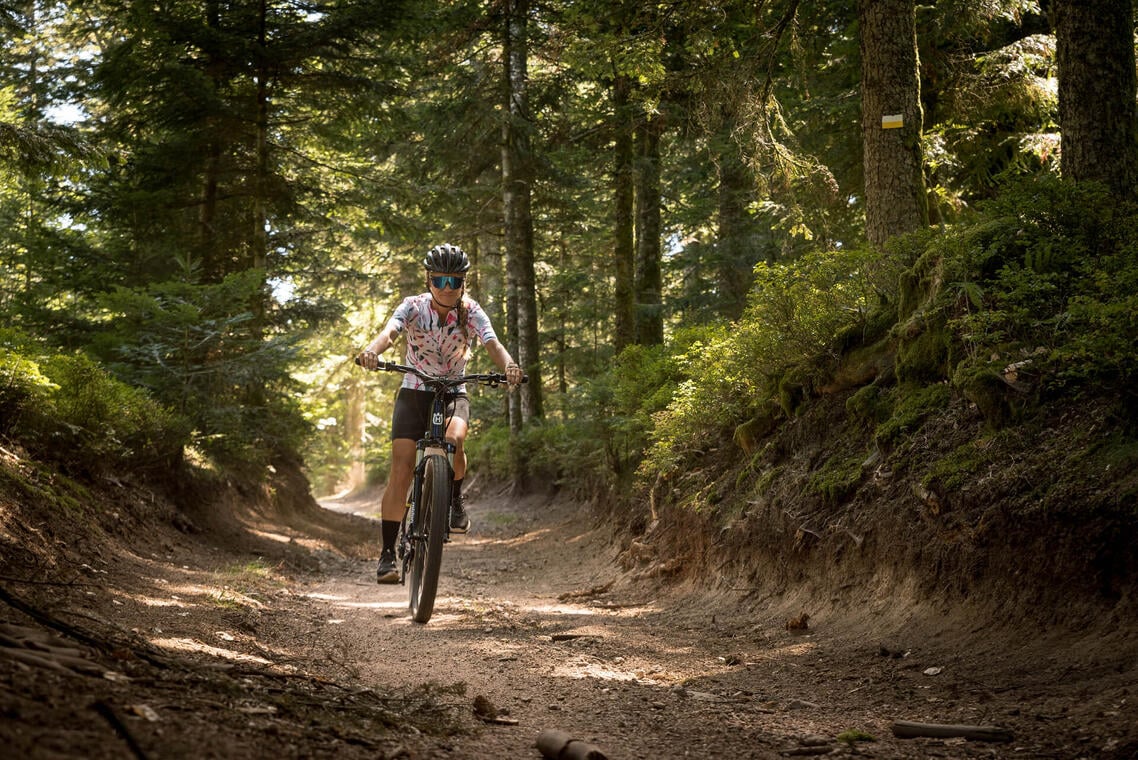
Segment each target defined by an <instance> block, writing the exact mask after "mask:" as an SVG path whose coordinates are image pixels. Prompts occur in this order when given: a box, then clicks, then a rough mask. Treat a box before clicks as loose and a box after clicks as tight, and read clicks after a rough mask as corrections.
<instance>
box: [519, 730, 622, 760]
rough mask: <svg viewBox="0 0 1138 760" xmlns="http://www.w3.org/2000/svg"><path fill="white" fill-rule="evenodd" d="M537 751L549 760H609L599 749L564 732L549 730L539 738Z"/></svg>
mask: <svg viewBox="0 0 1138 760" xmlns="http://www.w3.org/2000/svg"><path fill="white" fill-rule="evenodd" d="M537 749H538V751H539V752H541V756H542V757H546V758H549V760H608V755H606V754H605V753H604V752H602V751H601V750H600V748H599V747H597V746H596V745H593V744H589V743H588V742H584V741H581V740H580V739H574V738H573V737H572V736H570V735H569V734H567V733H565V732H564V731H558V730H557V729H555V728H548V729H546V730H544V731H542V732H541V734H539V735H538V737H537Z"/></svg>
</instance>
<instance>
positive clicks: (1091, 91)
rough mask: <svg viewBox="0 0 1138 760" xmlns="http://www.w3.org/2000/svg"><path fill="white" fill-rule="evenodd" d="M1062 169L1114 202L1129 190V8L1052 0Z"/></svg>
mask: <svg viewBox="0 0 1138 760" xmlns="http://www.w3.org/2000/svg"><path fill="white" fill-rule="evenodd" d="M1051 16H1052V23H1053V24H1054V27H1055V41H1056V46H1055V56H1056V60H1057V63H1058V68H1059V128H1060V130H1061V134H1062V137H1061V140H1062V142H1061V156H1062V157H1061V159H1060V161H1061V171H1062V174H1063V176H1064V177H1065V178H1067V179H1070V180H1073V181H1075V182H1083V181H1098V182H1102V183H1104V184H1105V185H1106V186H1107V187H1109V188H1110V190H1111V192H1112V193H1114V194H1115V195H1117V196H1118V197H1119V198H1129V197H1131V195H1132V194H1133V192H1134V188H1135V173H1136V168H1135V167H1136V164H1138V161H1136V158H1135V144H1134V141H1135V105H1134V98H1135V72H1134V63H1135V61H1134V4H1133V1H1132V0H1078V2H1076V1H1075V0H1055V2H1053V3H1052V5H1051Z"/></svg>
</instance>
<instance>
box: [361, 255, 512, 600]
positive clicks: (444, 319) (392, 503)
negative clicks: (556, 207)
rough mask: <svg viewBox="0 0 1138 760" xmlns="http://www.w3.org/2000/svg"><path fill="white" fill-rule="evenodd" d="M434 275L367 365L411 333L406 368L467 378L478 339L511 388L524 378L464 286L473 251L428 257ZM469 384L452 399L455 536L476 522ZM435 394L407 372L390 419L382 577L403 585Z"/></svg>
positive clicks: (369, 354)
mask: <svg viewBox="0 0 1138 760" xmlns="http://www.w3.org/2000/svg"><path fill="white" fill-rule="evenodd" d="M423 268H424V269H426V270H427V292H426V293H420V294H419V295H416V296H410V297H408V298H405V299H404V300H403V303H401V304H400V305H399V306H398V307H397V308H396V309H395V313H394V314H392V316H391V318H390V319H389V320H388V322H387V325H386V326H385V327H384V328H383V331H382V332H380V333H379V335H377V336H376V338H375V340H373V341H372V342H371V343H369V344H368V346H367V348H365V349H364V350H363V352H362V353H360V355H359V362H360V364H361V365H362V366H363V367H365V368H367V369H375V368H376V366H377V364H378V362H379V355H380V354H382V353H383V352H384V351H386V350H387V349H388V348H390V347H391V345H392V343H393V342H394V341H395V339H396V337H398V336H399V335H401V334H403V333H406V335H407V358H406V363H407V364H408V365H409V366H411V367H414V368H416V369H418V370H420V371H422V372H424V373H426V374H430V375H461V374H465V369H466V363H467V361H468V360H469V359H470V355H471V349H472V348H473V346H474V341H475V340H478V341H479V342H481V343H482V345H484V346H485V347H486V351H487V352H488V353H489V354H490V359H491V360H492V361H493V362H494V364H496V365H497V366H498V368H499V369H501V370H502V371H503V372H504V373H505V374H506V379H507V381H508V382H509V384H510V385H517V384H518V383H520V382H521V381H522V376H523V374H522V370H521V368H519V367H518V364H517V362H515V361H514V360H513V358H511V356H510V353H509V352H508V351H507V350H506V347H505V346H503V345H502V344H501V342H500V341H499V340H498V337H497V335H495V333H494V328H493V326H491V324H490V319H489V317H487V316H486V312H485V311H483V310H482V307H481V306H479V305H478V304H477V303H476V302H475V301H474V300H473V299H471V298H468V297H467V296H466V294H465V290H464V288H463V282H464V278H465V277H466V272H467V270H469V269H470V259H469V258H468V257H467V255H466V252H465V251H463V250H462V249H461V248H459V247H458V246H456V245H451V244H449V243H444V244H442V245H437V246H435V247H434V248H432V249H431V250H429V251H428V252H427V255H426V257H425V258H424V259H423ZM465 390H466V389H465V386H460V387H459V388H458V389H457V390H456V393H455V395H454V396H453V397H452V398H450V399H448V401H447V416H448V417H449V418H450V424H449V425H448V426H447V432H446V434H447V439H448V440H450V441H453V442H454V445H455V453H454V486H453V499H454V501H453V503H454V506H453V508H452V510H451V526H450V528H451V531H452V532H454V533H465V532H466V531H467V530H469V528H470V518H469V517H468V516H467V514H466V507H465V505H464V504H463V496H462V479H463V476H464V475H465V474H466V453H465V451H464V450H463V442H464V441H465V440H466V431H467V424H468V422H469V420H470V401H469V399H468V398H467V397H466V392H465ZM432 398H433V393H432V392H431V391H430V390H427V389H425V388H424V387H423V383H422V381H421V380H420V379H419V378H418V377H416V376H415V375H412V374H409V373H408V374H404V375H403V385H402V387H401V388H400V389H399V394H398V395H397V396H396V398H395V409H394V412H393V413H392V419H391V474H390V476H389V477H388V479H387V487H386V489H385V490H384V492H383V500H382V506H381V514H380V517H381V525H382V529H381V530H382V535H383V550H382V552H381V553H380V555H379V567H378V568H377V570H376V580H377V581H378V582H379V583H398V582H399V571H398V570H396V566H395V542H396V539H397V538H398V536H399V525H400V523H401V522H402V520H403V512H404V511H405V510H406V497H407V490H408V489H409V488H410V486H411V479H412V476H413V474H414V468H415V442H416V441H417V440H418V439H419V438H421V437H422V435H423V431H425V430H426V429H427V428H428V427H429V425H430V412H431V400H432Z"/></svg>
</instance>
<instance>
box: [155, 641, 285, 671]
mask: <svg viewBox="0 0 1138 760" xmlns="http://www.w3.org/2000/svg"><path fill="white" fill-rule="evenodd" d="M150 643H151V644H153V645H154V646H156V647H161V648H162V649H169V650H171V651H175V652H196V653H198V654H208V655H211V656H213V657H220V658H222V659H224V660H232V661H234V662H256V663H258V664H260V665H272V664H273V663H272V661H271V660H266V659H265V658H264V657H257V656H255V655H251V654H242V653H241V652H234V651H233V650H231V649H222V648H220V647H213V646H210V645H209V644H203V643H202V642H200V641H196V640H195V639H151V640H150Z"/></svg>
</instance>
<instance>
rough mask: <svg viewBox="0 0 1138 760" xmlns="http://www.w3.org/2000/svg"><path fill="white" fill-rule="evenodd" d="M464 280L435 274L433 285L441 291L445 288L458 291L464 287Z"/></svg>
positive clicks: (448, 275) (432, 276) (455, 276)
mask: <svg viewBox="0 0 1138 760" xmlns="http://www.w3.org/2000/svg"><path fill="white" fill-rule="evenodd" d="M463 279H464V278H462V277H459V276H458V275H453V274H433V275H431V284H432V285H434V286H435V287H436V288H438V289H439V290H442V289H443V288H450V289H451V290H458V289H459V288H461V287H462V281H463Z"/></svg>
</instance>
